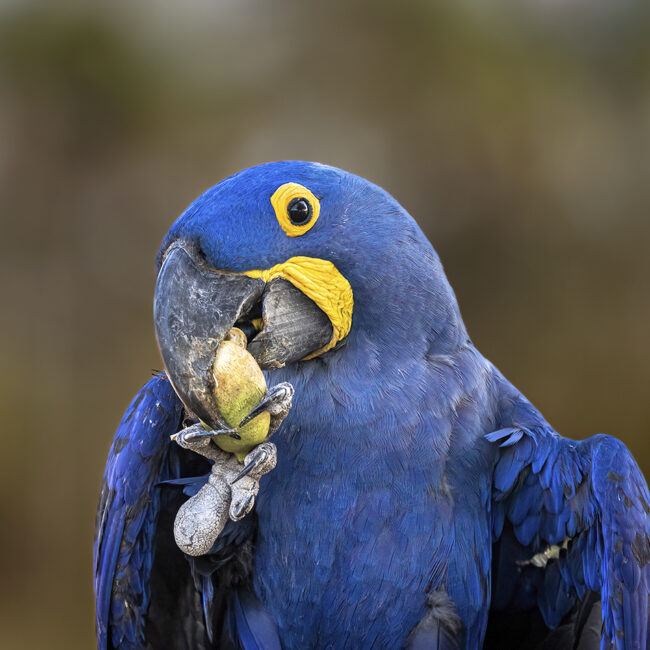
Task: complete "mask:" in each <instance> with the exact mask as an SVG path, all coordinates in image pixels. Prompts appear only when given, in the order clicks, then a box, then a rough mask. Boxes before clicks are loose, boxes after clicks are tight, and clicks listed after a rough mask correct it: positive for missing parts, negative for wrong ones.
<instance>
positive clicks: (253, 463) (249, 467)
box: [230, 451, 268, 485]
mask: <svg viewBox="0 0 650 650" xmlns="http://www.w3.org/2000/svg"><path fill="white" fill-rule="evenodd" d="M267 457H268V454H267V453H266V452H265V451H262V452H261V453H260V454H259V456H257V458H255V460H252V461H251V462H250V463H248V465H246V467H244V469H242V471H241V472H239V474H237V476H235V478H234V479H233V480H232V481H230V485H234V484H235V483H237V481H240V480H241V479H243V478H244V476H247V475H248V474H250V473H251V472H252V471H253V470H254V469H255V468H256V467H257V466H258V465H261V464H262V463H263V462H265V461H266V459H267Z"/></svg>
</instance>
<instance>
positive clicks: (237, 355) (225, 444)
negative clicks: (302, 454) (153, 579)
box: [213, 339, 271, 461]
mask: <svg viewBox="0 0 650 650" xmlns="http://www.w3.org/2000/svg"><path fill="white" fill-rule="evenodd" d="M244 340H245V339H244ZM236 341H237V339H234V340H226V341H223V342H222V343H221V345H219V347H218V348H217V354H216V357H215V360H214V366H213V372H214V381H215V389H214V397H215V401H216V402H217V408H218V409H219V412H220V413H221V415H222V417H223V419H224V420H225V421H226V424H228V426H230V427H232V428H233V429H236V428H237V427H238V426H239V423H240V422H241V421H242V420H243V419H244V418H245V417H246V416H247V415H248V414H249V413H250V412H251V411H252V410H253V408H254V407H256V406H257V405H258V404H259V403H260V401H261V400H262V399H263V398H264V396H265V395H266V390H267V386H266V380H265V379H264V375H263V374H262V371H261V370H260V367H259V366H258V365H257V362H256V361H255V359H254V358H253V357H252V355H251V354H250V353H249V352H247V351H246V350H245V349H244V348H243V347H242V346H241V345H240V344H238V343H237V342H236ZM270 421H271V416H270V415H269V413H267V412H266V411H264V412H263V413H260V414H259V415H258V416H257V417H255V418H254V419H253V420H251V421H250V422H248V423H247V424H246V425H244V426H243V427H241V428H240V429H237V433H238V434H239V435H240V436H241V440H235V439H234V438H229V437H228V436H219V437H216V438H214V441H215V443H216V444H217V445H218V446H219V447H220V448H221V449H223V450H224V451H229V452H232V453H234V454H235V455H236V456H237V460H239V461H243V460H244V457H245V456H246V454H247V453H248V452H249V451H250V450H251V449H252V448H253V447H255V446H257V445H259V444H260V442H262V441H263V440H265V439H266V437H267V435H268V433H269V424H270Z"/></svg>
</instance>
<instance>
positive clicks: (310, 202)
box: [271, 183, 320, 237]
mask: <svg viewBox="0 0 650 650" xmlns="http://www.w3.org/2000/svg"><path fill="white" fill-rule="evenodd" d="M271 205H272V206H273V209H274V210H275V218H276V219H277V220H278V223H279V224H280V227H281V228H282V230H284V232H285V233H286V234H287V235H288V236H289V237H299V236H300V235H304V234H305V233H306V232H307V231H308V230H309V229H310V228H312V227H313V225H314V224H315V223H316V221H317V220H318V216H319V214H320V201H319V200H318V199H317V198H316V197H315V196H314V195H313V194H312V193H311V192H310V191H309V190H308V189H307V188H306V187H304V186H303V185H299V184H298V183H285V184H284V185H280V187H278V189H277V190H275V192H274V193H273V196H272V197H271Z"/></svg>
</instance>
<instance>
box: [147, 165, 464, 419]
mask: <svg viewBox="0 0 650 650" xmlns="http://www.w3.org/2000/svg"><path fill="white" fill-rule="evenodd" d="M157 268H158V279H157V283H156V291H155V296H154V323H155V328H156V336H157V340H158V345H159V348H160V351H161V355H162V357H163V361H164V363H165V367H166V369H167V373H168V375H169V378H170V380H171V382H172V384H173V386H174V388H175V390H176V392H177V393H178V395H179V397H180V398H181V399H182V401H183V402H184V403H185V405H186V406H187V407H188V408H189V409H190V410H191V411H193V412H194V413H195V414H196V415H197V416H198V417H200V418H201V419H202V420H203V421H204V422H206V423H207V424H209V425H210V426H212V427H215V428H217V427H218V426H220V425H221V426H222V424H223V423H222V420H221V418H220V415H219V412H218V409H217V407H216V403H215V400H214V396H213V393H214V391H213V388H214V378H213V376H212V364H213V362H214V358H215V355H216V351H217V348H218V346H219V345H220V343H221V341H222V340H223V339H224V337H225V336H226V334H227V332H228V331H229V330H230V329H231V328H232V327H233V326H237V327H239V328H240V329H242V330H243V331H244V333H245V334H246V336H247V338H248V350H249V352H250V353H251V354H252V355H253V356H254V357H255V359H256V360H257V362H258V363H259V365H260V366H261V367H262V368H263V369H266V370H270V369H274V368H282V367H284V368H290V367H296V368H300V367H301V366H305V365H306V364H314V363H318V361H317V360H321V362H322V361H324V360H327V359H328V357H329V358H332V357H333V356H340V355H347V356H348V357H349V358H350V360H352V358H353V356H354V355H353V353H352V350H354V351H355V352H356V354H360V355H362V354H364V353H365V354H371V352H372V350H375V351H376V350H379V349H382V347H383V346H389V347H390V348H400V347H402V348H405V349H407V350H408V351H409V353H410V354H412V353H413V350H416V349H418V348H421V349H422V351H423V353H424V352H427V351H428V352H429V353H432V352H433V353H440V354H442V353H445V352H446V351H448V350H449V349H450V348H453V347H454V346H457V345H459V344H460V343H461V342H462V341H464V340H466V338H467V335H466V333H465V329H464V326H463V323H462V320H461V317H460V313H459V310H458V306H457V302H456V299H455V296H454V294H453V291H452V289H451V287H450V285H449V283H448V281H447V279H446V277H445V275H444V272H443V270H442V266H441V264H440V261H439V259H438V256H437V255H436V253H435V251H434V249H433V247H432V246H431V244H430V243H429V241H428V240H427V239H426V237H425V236H424V234H423V233H422V231H421V230H420V228H419V227H418V225H417V224H416V223H415V221H414V220H413V219H412V217H411V216H410V215H409V214H408V213H407V212H406V211H405V210H404V209H403V208H402V207H401V206H400V205H399V204H398V203H397V201H395V199H393V198H392V197H391V196H390V195H389V194H388V193H387V192H385V191H384V190H382V189H381V188H379V187H377V186H376V185H374V184H372V183H370V182H369V181H367V180H365V179H363V178H360V177H358V176H355V175H353V174H349V173H347V172H344V171H342V170H339V169H336V168H333V167H328V166H325V165H321V164H317V163H306V162H296V161H289V162H278V163H268V164H265V165H260V166H258V167H253V168H250V169H247V170H244V171H242V172H239V173H237V174H235V175H233V176H231V177H229V178H227V179H225V180H223V181H222V182H220V183H219V184H217V185H215V186H214V187H213V188H211V189H209V190H207V191H206V192H205V193H204V194H202V195H201V196H199V197H198V198H197V199H196V200H195V201H194V202H193V203H192V204H191V205H190V206H189V207H188V208H187V209H186V210H185V212H184V213H183V214H182V215H181V216H180V217H179V218H178V220H177V221H176V222H175V223H174V224H173V226H172V227H171V229H170V230H169V232H168V233H167V235H166V236H165V238H164V240H163V243H162V246H161V248H160V251H159V253H158V257H157ZM393 356H396V357H397V356H399V355H393ZM359 362H360V360H359V359H357V360H356V363H359Z"/></svg>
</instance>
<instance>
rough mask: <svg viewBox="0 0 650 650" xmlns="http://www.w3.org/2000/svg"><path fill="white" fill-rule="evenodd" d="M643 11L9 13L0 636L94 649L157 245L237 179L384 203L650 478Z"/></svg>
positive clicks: (518, 363)
mask: <svg viewBox="0 0 650 650" xmlns="http://www.w3.org/2000/svg"><path fill="white" fill-rule="evenodd" d="M649 7H650V5H648V3H647V2H638V3H637V2H631V1H626V0H621V1H618V2H599V1H598V0H583V1H580V0H575V1H571V2H569V1H568V0H566V1H564V0H537V1H533V0H529V1H528V2H517V3H514V2H512V3H510V2H505V1H502V2H495V3H483V2H478V1H477V2H469V1H462V0H456V1H455V2H433V1H424V0H422V1H416V0H402V1H401V2H399V3H398V2H387V1H382V0H375V1H374V2H372V3H366V4H358V3H355V2H349V1H344V0H328V1H327V2H321V3H318V4H312V3H309V2H300V1H296V2H285V1H278V0H275V1H269V0H267V1H263V0H259V1H254V0H237V1H235V0H232V1H230V2H227V1H225V0H189V1H188V2H183V3H181V2H173V1H172V0H167V1H164V0H148V1H147V0H140V1H139V2H129V1H128V0H112V2H110V3H109V2H106V3H101V2H100V3H87V2H79V3H71V2H67V1H66V0H58V1H57V2H56V3H52V2H47V1H42V2H38V1H35V0H16V1H15V2H8V1H7V0H3V1H2V2H0V183H1V189H0V219H1V223H2V229H1V235H0V278H1V283H0V299H1V303H0V304H1V305H2V307H1V313H2V316H1V318H0V358H1V360H2V361H1V363H0V415H1V418H2V429H1V436H2V437H1V442H2V449H1V451H0V470H1V471H0V490H1V493H2V499H1V501H0V504H1V505H0V508H1V510H0V516H1V517H0V520H1V521H2V532H1V534H0V589H1V596H0V629H1V630H2V641H1V642H0V645H2V647H3V648H8V649H22V648H30V649H31V648H66V649H71V648H90V647H92V645H93V642H94V641H93V622H92V621H93V615H92V606H93V605H92V590H91V542H92V531H93V524H94V511H95V506H96V500H97V494H98V489H99V485H100V480H101V474H102V470H103V465H104V462H105V458H106V453H107V450H108V447H109V444H110V440H111V437H112V433H113V430H114V428H115V426H116V424H117V423H118V421H119V418H120V416H121V413H122V411H123V409H124V408H125V407H126V405H127V404H128V402H129V401H130V399H131V396H132V395H133V394H134V393H135V391H136V390H137V389H138V387H139V386H140V385H141V384H142V383H143V382H144V381H146V379H147V378H148V376H149V374H150V371H151V369H153V368H159V367H160V361H159V357H158V353H157V350H156V347H155V343H154V337H153V331H152V322H151V321H152V319H151V296H152V290H153V284H154V280H155V278H154V268H153V258H154V254H155V252H156V249H157V246H158V244H159V242H160V239H161V237H162V236H163V234H164V232H165V231H166V229H167V228H168V227H169V225H170V224H171V222H172V221H173V219H174V218H175V217H176V216H177V215H178V214H179V213H180V212H181V211H182V210H183V208H184V207H185V206H186V205H187V204H188V203H189V202H190V201H191V200H192V199H193V198H194V197H195V196H196V195H197V194H199V193H200V192H201V191H203V190H204V189H206V188H207V187H209V186H210V185H212V184H214V183H215V182H217V181H218V180H219V179H221V178H222V177H224V176H226V175H229V174H231V173H232V172H234V171H236V170H238V169H240V168H243V167H248V166H250V165H253V164H257V163H260V162H264V161H268V160H278V159H287V158H291V159H295V158H298V159H312V160H318V161H321V162H325V163H330V164H333V165H336V166H339V167H343V168H346V169H348V170H350V171H353V172H355V173H358V174H361V175H363V176H366V177H368V178H370V179H371V180H373V181H375V182H377V183H379V184H380V185H382V186H384V187H385V188H386V189H388V190H389V191H390V192H392V193H393V194H394V195H395V196H396V197H397V198H398V199H399V200H400V201H401V202H402V203H403V205H405V206H406V208H407V209H408V210H409V211H410V212H411V213H412V214H413V215H414V216H415V217H416V218H417V219H418V221H419V223H420V224H421V225H422V227H423V228H424V230H425V231H426V232H427V234H428V235H429V237H430V239H431V240H432V242H433V243H434V245H435V247H436V248H437V250H438V252H439V253H440V255H441V257H442V259H443V261H444V263H445V266H446V269H447V272H448V275H449V277H450V279H451V282H452V284H453V286H454V287H455V289H456V292H457V294H458V297H459V301H460V304H461V307H462V310H463V313H464V316H465V319H466V321H467V324H468V327H469V330H470V333H471V335H472V337H473V339H474V341H475V342H476V344H477V345H478V347H479V348H480V349H481V350H482V351H483V353H484V354H485V355H486V356H487V357H489V358H490V359H492V360H493V361H494V362H495V363H496V364H497V365H498V366H499V367H500V368H501V369H502V370H503V371H504V372H505V374H506V375H507V376H508V377H509V378H510V379H511V380H513V381H514V382H515V383H516V384H517V386H519V387H520V388H521V389H522V390H523V391H524V392H525V393H526V394H527V395H528V396H529V397H530V398H531V399H532V400H533V401H534V402H535V403H536V404H537V405H538V406H539V407H541V409H542V410H543V412H544V413H545V414H546V416H547V418H548V419H549V420H550V421H551V423H552V424H553V425H554V426H555V427H556V428H557V429H558V430H559V431H561V432H562V433H563V434H565V435H568V436H571V437H576V438H582V437H586V436H588V435H590V434H593V433H597V432H608V433H613V434H616V435H617V436H619V437H621V438H622V439H623V440H624V441H625V442H626V443H627V444H628V445H629V446H630V447H631V449H632V450H633V452H634V454H635V455H636V457H637V458H638V459H639V462H640V464H641V466H642V467H643V469H644V471H645V472H646V475H649V473H650V394H649V390H648V387H649V383H650V340H649V337H648V334H649V331H650V286H649V285H650V255H649V250H650V10H649Z"/></svg>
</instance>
